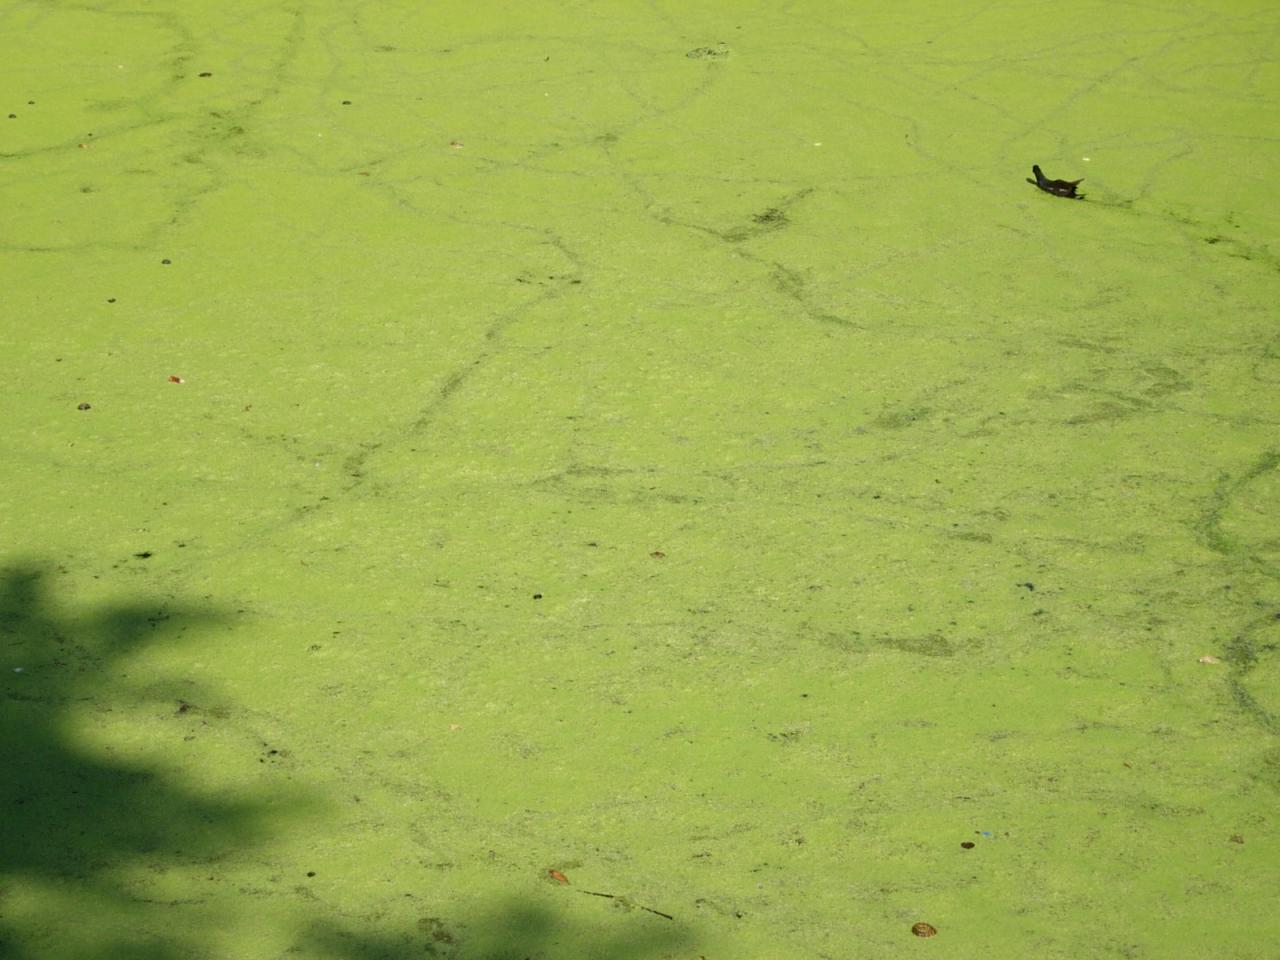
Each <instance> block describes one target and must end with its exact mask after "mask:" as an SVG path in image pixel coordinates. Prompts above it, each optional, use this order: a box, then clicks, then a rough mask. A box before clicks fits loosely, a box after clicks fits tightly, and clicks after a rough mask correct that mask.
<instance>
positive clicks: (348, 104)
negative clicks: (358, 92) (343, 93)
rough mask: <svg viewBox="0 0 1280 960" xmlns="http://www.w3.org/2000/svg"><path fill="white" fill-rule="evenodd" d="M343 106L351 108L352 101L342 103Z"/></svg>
mask: <svg viewBox="0 0 1280 960" xmlns="http://www.w3.org/2000/svg"><path fill="white" fill-rule="evenodd" d="M342 105H343V106H344V107H349V106H351V101H350V100H343V101H342Z"/></svg>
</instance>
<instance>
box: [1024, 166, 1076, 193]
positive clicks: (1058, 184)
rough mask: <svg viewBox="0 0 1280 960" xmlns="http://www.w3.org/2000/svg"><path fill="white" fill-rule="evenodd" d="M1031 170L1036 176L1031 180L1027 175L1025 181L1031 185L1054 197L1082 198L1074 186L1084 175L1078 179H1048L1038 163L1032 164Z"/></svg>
mask: <svg viewBox="0 0 1280 960" xmlns="http://www.w3.org/2000/svg"><path fill="white" fill-rule="evenodd" d="M1031 172H1032V173H1034V174H1035V175H1036V178H1035V179H1034V180H1032V179H1031V178H1030V177H1027V183H1029V184H1031V185H1032V186H1033V187H1039V188H1040V189H1041V190H1043V191H1044V192H1045V193H1052V194H1053V195H1054V196H1055V197H1066V198H1067V199H1068V200H1083V199H1084V197H1083V196H1082V195H1081V194H1078V193H1076V187H1078V186H1079V185H1080V184H1081V183H1083V182H1084V177H1081V178H1080V179H1079V180H1050V179H1049V178H1048V177H1046V176H1045V175H1044V171H1043V170H1041V169H1040V166H1039V164H1036V165H1034V166H1032V168H1031Z"/></svg>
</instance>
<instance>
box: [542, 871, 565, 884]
mask: <svg viewBox="0 0 1280 960" xmlns="http://www.w3.org/2000/svg"><path fill="white" fill-rule="evenodd" d="M547 876H548V877H550V878H551V879H552V880H554V881H555V882H556V883H568V882H569V878H568V877H566V876H565V875H564V874H563V873H561V872H560V871H559V870H548V871H547Z"/></svg>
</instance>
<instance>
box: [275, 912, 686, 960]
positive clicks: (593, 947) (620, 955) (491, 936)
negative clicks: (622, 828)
mask: <svg viewBox="0 0 1280 960" xmlns="http://www.w3.org/2000/svg"><path fill="white" fill-rule="evenodd" d="M692 942H693V938H692V936H691V934H690V931H689V930H688V928H687V927H686V926H685V925H684V924H682V923H679V922H673V921H671V920H665V919H654V918H652V917H648V916H645V915H644V914H640V913H637V912H636V911H634V910H631V911H629V912H626V913H622V912H621V911H619V910H617V909H609V908H604V909H603V910H602V912H601V913H600V916H599V920H598V921H597V922H592V923H587V922H584V921H583V920H581V919H578V920H573V919H570V918H568V917H567V916H566V915H563V914H560V913H558V912H556V911H552V910H550V909H548V907H546V906H545V905H543V904H541V903H538V902H535V901H533V900H530V899H521V898H516V897H513V898H510V899H508V900H505V901H502V902H499V903H496V904H494V905H493V906H492V907H491V908H489V909H485V910H477V911H475V912H474V913H472V914H470V915H468V916H466V917H463V918H459V919H457V920H445V919H441V918H436V917H431V916H423V917H422V918H421V919H420V920H419V921H418V923H417V929H416V930H413V931H406V932H405V933H403V934H402V935H399V936H396V935H394V934H392V935H385V934H383V935H379V934H370V933H367V932H359V931H354V930H351V929H349V928H344V927H341V926H338V925H334V924H321V925H316V926H313V927H312V928H311V929H310V930H308V931H307V932H306V933H305V934H304V935H303V936H302V937H301V938H300V943H299V945H298V947H297V948H296V949H295V952H296V953H297V954H298V955H300V956H306V957H314V958H316V960H410V958H415V960H419V958H423V957H427V958H437V960H677V958H678V960H688V958H692V957H694V956H696V953H692V952H691V951H692V949H693V947H692V946H691V945H692Z"/></svg>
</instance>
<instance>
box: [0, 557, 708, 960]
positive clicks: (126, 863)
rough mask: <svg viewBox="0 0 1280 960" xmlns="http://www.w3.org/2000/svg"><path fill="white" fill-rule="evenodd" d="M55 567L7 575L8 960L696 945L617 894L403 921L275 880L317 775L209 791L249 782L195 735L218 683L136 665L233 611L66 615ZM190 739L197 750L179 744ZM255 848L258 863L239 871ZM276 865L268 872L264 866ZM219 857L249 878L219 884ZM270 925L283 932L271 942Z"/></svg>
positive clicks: (0, 821)
mask: <svg viewBox="0 0 1280 960" xmlns="http://www.w3.org/2000/svg"><path fill="white" fill-rule="evenodd" d="M57 579H58V574H56V573H53V572H51V571H50V570H48V569H46V568H44V567H42V566H41V565H39V564H26V565H22V566H11V567H9V568H7V569H0V957H2V958H4V960H205V958H207V960H213V958H218V960H221V958H224V957H231V956H234V957H236V960H245V958H248V957H273V958H274V957H280V956H297V957H303V958H316V960H409V958H411V957H412V958H414V960H421V958H437V960H557V958H566V960H569V958H572V960H664V958H669V957H670V958H677V957H678V958H680V960H687V958H690V957H693V956H696V951H690V950H689V949H687V945H688V943H689V939H690V938H689V935H688V930H687V928H686V927H685V926H684V925H683V924H682V923H679V922H677V921H674V920H672V919H669V918H666V917H665V916H663V915H655V914H654V913H653V911H651V910H650V911H648V912H646V909H647V908H643V907H636V906H633V905H631V904H630V903H629V902H628V901H626V900H625V899H624V898H622V897H616V898H613V897H611V899H610V900H608V901H596V902H595V903H593V905H592V908H591V909H583V907H584V905H583V904H581V903H574V902H573V901H572V900H570V901H565V902H564V905H565V907H566V908H567V909H566V910H564V911H562V910H559V909H553V908H552V906H553V904H554V903H555V901H554V899H549V900H545V901H544V900H540V899H539V898H538V897H536V896H534V897H526V898H523V899H521V898H514V899H511V900H507V901H502V902H498V903H490V904H487V905H481V906H477V907H475V908H473V909H469V910H468V911H467V912H466V914H465V915H462V916H454V915H450V916H447V917H437V916H435V915H433V914H434V912H435V911H431V910H429V909H427V908H426V907H425V905H424V906H423V908H422V912H421V915H420V916H418V917H417V918H416V920H414V921H412V922H409V924H408V927H407V928H399V927H395V926H390V927H389V926H388V922H387V921H386V920H385V919H384V918H381V917H370V918H363V919H360V918H352V915H351V914H350V913H348V912H347V911H346V909H345V905H344V904H343V903H342V902H341V901H338V902H332V903H323V904H322V903H313V902H310V901H309V900H308V899H307V898H305V897H300V896H298V895H297V894H296V890H295V894H294V895H292V896H291V895H290V894H289V893H288V891H287V890H282V889H280V886H279V885H276V886H273V884H276V881H277V880H278V879H279V878H278V877H275V876H272V875H271V874H272V873H273V872H274V871H276V869H277V868H276V867H274V866H271V865H269V864H270V856H271V855H270V853H269V852H267V853H262V852H261V851H262V850H263V849H264V848H268V847H270V840H271V838H272V836H273V835H274V834H276V833H278V832H279V831H280V830H281V829H282V828H283V829H287V830H290V831H296V830H303V829H306V827H305V826H304V824H305V823H306V822H307V818H306V817H304V816H298V814H299V813H300V812H304V811H306V810H307V809H308V808H309V807H312V806H315V803H316V801H315V800H314V798H311V797H310V796H309V793H308V791H307V788H306V787H305V786H298V785H296V784H295V785H292V786H289V785H287V784H285V783H282V782H280V781H278V780H276V781H262V780H256V779H253V778H249V780H248V781H247V782H250V783H257V784H259V786H254V787H251V788H248V791H247V792H246V789H245V788H244V787H242V786H237V787H236V788H235V792H234V794H232V793H230V792H227V791H226V790H223V791H222V792H219V788H210V787H207V786H206V787H204V788H203V789H201V788H198V787H197V786H195V784H196V783H198V782H205V781H206V780H209V781H210V782H214V783H219V782H223V783H225V782H228V781H227V780H226V775H228V774H229V775H231V776H233V777H234V776H236V772H235V771H230V772H228V771H227V770H225V769H224V768H223V764H225V763H226V762H227V761H226V756H227V755H226V754H225V753H224V754H217V753H216V752H210V753H203V752H201V748H202V745H203V743H204V740H203V737H200V738H198V739H197V738H196V737H194V736H185V737H184V736H182V734H183V733H184V732H191V733H194V732H196V731H205V730H206V726H203V725H202V724H203V721H202V719H201V718H200V716H199V714H198V713H197V712H196V711H197V708H195V707H194V706H191V704H192V703H197V702H198V703H206V702H209V701H208V700H207V699H206V697H207V696H212V695H211V694H209V693H208V691H202V690H199V689H196V688H193V685H192V681H189V680H184V679H176V678H169V679H166V678H164V677H162V676H157V675H156V672H155V669H154V667H147V666H145V665H139V664H138V663H137V661H134V660H132V658H133V657H134V656H135V655H137V654H139V653H140V652H142V651H143V650H144V648H146V647H147V646H148V645H152V644H163V643H170V644H171V643H176V642H179V641H180V639H181V636H182V634H183V633H184V632H186V631H187V630H189V629H192V628H195V627H206V628H207V627H209V626H210V625H216V624H218V623H220V622H224V617H223V616H222V614H220V613H219V612H218V611H217V610H216V609H213V608H211V607H206V608H198V607H194V606H183V605H181V604H178V603H174V602H158V601H151V602H146V601H138V602H130V603H117V604H110V605H104V606H101V607H98V608H95V609H92V610H89V611H88V612H79V611H75V610H69V609H67V608H66V607H65V606H64V605H62V604H60V603H58V602H57V598H56V596H55V591H54V590H53V589H52V584H54V583H56V581H57ZM131 669H137V672H138V674H139V676H138V677H137V678H132V677H130V676H129V672H130V670H131ZM207 716H208V717H209V720H210V723H212V722H213V721H214V719H215V715H214V714H208V715H207ZM171 724H172V725H171ZM231 726H234V724H232V725H231ZM99 727H102V728H104V729H97V728H99ZM207 729H212V727H211V726H209V727H208V728H207ZM221 732H222V733H223V734H227V735H230V736H232V737H233V739H234V737H235V736H236V735H237V731H235V730H234V729H230V730H229V729H228V728H227V727H226V726H224V727H223V728H222V731H221ZM179 738H181V739H179ZM186 741H191V743H190V744H189V745H190V747H191V749H190V750H189V751H188V750H185V749H179V750H177V751H176V752H175V751H174V750H171V749H170V745H177V744H186ZM256 749H257V748H256V747H255V750H256ZM218 756H222V757H223V760H222V761H221V762H220V761H219V760H217V759H216V757H218ZM233 756H234V754H233ZM211 758H212V759H211ZM252 759H256V757H255V758H246V761H245V762H246V764H249V763H251V762H252ZM202 763H204V764H207V765H212V766H211V767H210V768H209V769H206V768H205V767H202V766H201V764H202ZM232 763H234V760H233V761H232ZM264 769H270V768H269V767H268V768H264ZM240 772H241V773H243V772H244V771H240ZM250 772H251V773H253V772H258V768H257V767H256V764H255V765H254V766H251V767H250ZM193 773H195V774H204V773H210V774H216V775H214V776H212V777H211V778H205V777H203V776H200V777H199V780H197V779H196V778H195V777H193V776H192V774H193ZM188 778H190V782H188ZM231 782H234V783H237V784H239V783H242V782H245V780H244V778H241V779H239V780H233V781H231ZM282 797H286V798H287V799H288V800H289V802H288V803H285V804H282V803H280V800H281V798H282ZM282 817H286V818H289V819H287V820H282V819H281V818H282ZM264 857H265V858H266V859H265V860H264V859H263V858H264ZM246 859H247V860H248V861H249V864H250V870H249V872H248V873H244V872H243V871H241V872H236V869H235V868H236V867H237V866H238V867H243V866H244V865H245V861H246ZM264 864H266V866H264V867H263V870H262V872H261V877H260V878H259V876H258V874H257V873H256V872H255V866H254V865H264ZM224 867H226V868H230V869H231V873H232V874H233V875H235V876H236V877H239V878H240V880H233V881H231V882H230V883H226V882H224V880H223V875H224V874H225V873H226V871H225V870H224ZM245 877H250V879H249V881H248V884H249V885H248V886H240V883H241V882H244V878H245ZM572 892H573V891H570V890H568V889H567V888H566V889H565V891H564V893H565V895H566V896H569V895H571V893H572ZM597 896H608V895H603V894H599V895H597ZM264 897H266V898H276V899H274V900H273V901H272V902H271V905H268V904H267V903H266V901H264V899H263V898H264ZM577 899H580V898H573V900H577ZM264 907H265V908H266V909H265V911H264ZM595 907H598V908H599V909H598V910H596V909H594V908H595ZM400 916H402V917H403V916H404V914H400ZM340 918H341V919H340ZM263 932H268V936H269V938H270V939H271V941H272V942H271V943H266V942H261V941H259V940H258V939H257V935H258V934H261V933H263ZM246 951H248V952H246Z"/></svg>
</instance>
